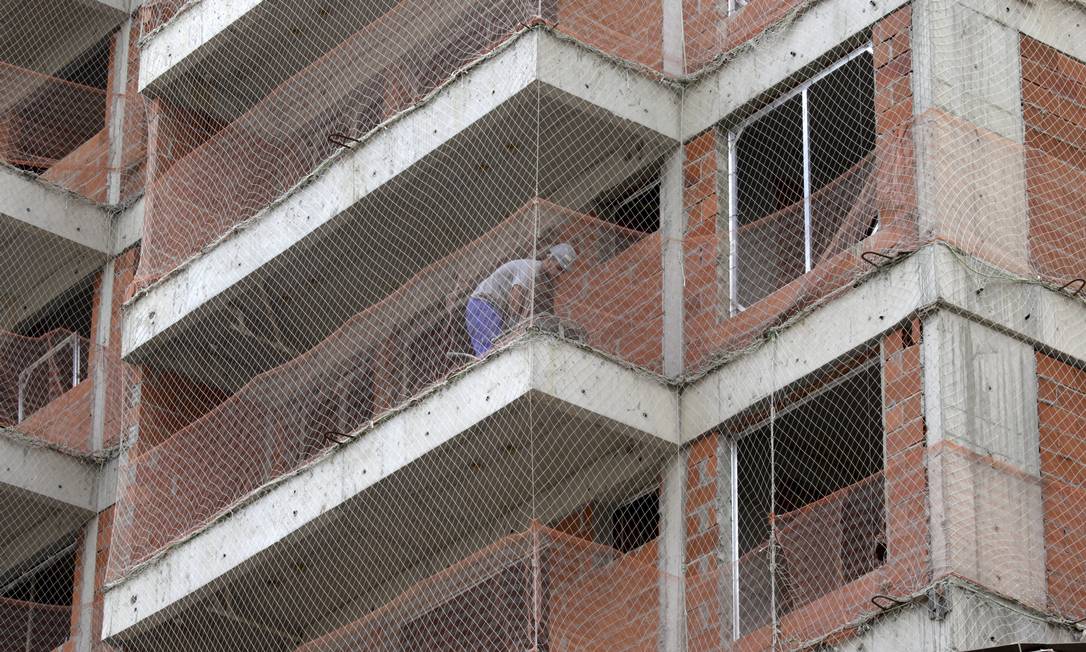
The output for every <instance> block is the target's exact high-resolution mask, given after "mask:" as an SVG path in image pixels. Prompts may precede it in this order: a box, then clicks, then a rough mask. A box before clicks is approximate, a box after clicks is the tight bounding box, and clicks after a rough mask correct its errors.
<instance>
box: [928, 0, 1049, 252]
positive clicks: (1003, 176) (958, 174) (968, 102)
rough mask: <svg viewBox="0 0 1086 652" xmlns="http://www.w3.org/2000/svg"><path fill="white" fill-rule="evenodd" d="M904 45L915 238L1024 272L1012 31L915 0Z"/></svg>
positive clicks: (944, 1) (960, 9)
mask: <svg viewBox="0 0 1086 652" xmlns="http://www.w3.org/2000/svg"><path fill="white" fill-rule="evenodd" d="M912 49H913V97H914V113H915V119H916V123H915V127H914V138H915V140H916V156H917V160H916V171H917V194H918V202H919V211H920V215H919V219H920V234H921V237H922V238H925V239H932V238H939V239H943V240H946V241H949V242H951V243H953V244H954V245H956V246H957V247H959V248H961V249H964V250H966V251H968V252H969V253H972V254H975V255H977V256H979V257H981V258H983V259H985V260H988V261H990V262H992V263H993V264H996V265H998V266H1000V267H1003V268H1005V269H1007V270H1009V271H1012V272H1015V273H1027V272H1028V270H1029V264H1028V243H1027V236H1028V231H1029V228H1028V227H1029V224H1028V219H1027V204H1026V178H1025V163H1024V155H1023V146H1022V143H1023V138H1024V131H1025V127H1024V122H1023V118H1022V88H1021V85H1022V82H1021V79H1022V74H1021V62H1020V58H1019V34H1018V32H1017V30H1015V29H1012V28H1009V27H1007V26H1006V25H1003V24H1000V23H998V22H996V21H994V20H992V19H991V18H988V17H987V16H984V15H982V14H980V13H977V12H976V11H975V10H973V9H970V8H969V7H967V6H965V4H964V3H962V2H959V0H917V1H916V2H914V3H913V31H912Z"/></svg>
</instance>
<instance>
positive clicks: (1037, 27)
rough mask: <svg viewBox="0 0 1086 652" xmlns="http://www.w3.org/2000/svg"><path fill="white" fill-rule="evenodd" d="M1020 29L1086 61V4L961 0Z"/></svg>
mask: <svg viewBox="0 0 1086 652" xmlns="http://www.w3.org/2000/svg"><path fill="white" fill-rule="evenodd" d="M959 2H961V4H962V5H964V6H966V7H969V8H970V9H972V10H973V11H975V12H977V13H979V14H983V15H984V16H987V17H988V18H990V19H991V20H993V21H995V22H997V23H1001V24H1003V25H1006V26H1007V27H1009V28H1011V29H1012V30H1014V31H1016V32H1021V33H1023V34H1025V35H1026V36H1029V37H1030V38H1034V39H1037V40H1038V41H1040V42H1042V43H1044V44H1045V45H1049V46H1051V47H1054V48H1056V49H1057V50H1060V51H1061V52H1064V53H1066V54H1069V55H1071V56H1072V57H1074V58H1076V59H1078V60H1079V61H1086V39H1083V38H1082V30H1083V29H1086V5H1084V4H1083V3H1081V2H1077V1H1076V0H1002V2H991V0H959Z"/></svg>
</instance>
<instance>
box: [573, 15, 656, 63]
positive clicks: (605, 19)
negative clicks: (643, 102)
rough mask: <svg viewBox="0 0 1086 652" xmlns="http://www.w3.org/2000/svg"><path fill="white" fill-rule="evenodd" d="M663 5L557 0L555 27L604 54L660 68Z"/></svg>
mask: <svg viewBox="0 0 1086 652" xmlns="http://www.w3.org/2000/svg"><path fill="white" fill-rule="evenodd" d="M663 20H664V18H663V9H662V5H661V4H660V3H659V2H644V1H642V0H611V1H608V2H600V1H599V0H560V1H559V3H558V29H559V30H560V31H562V32H564V33H566V34H568V35H570V36H572V37H574V38H576V39H577V40H579V41H581V42H583V43H587V44H588V45H591V46H593V47H596V48H599V49H600V50H603V51H604V52H606V53H607V54H610V55H613V56H616V57H621V58H623V59H626V60H627V61H633V62H636V63H640V64H643V65H646V66H649V67H651V68H654V69H656V70H662V69H663Z"/></svg>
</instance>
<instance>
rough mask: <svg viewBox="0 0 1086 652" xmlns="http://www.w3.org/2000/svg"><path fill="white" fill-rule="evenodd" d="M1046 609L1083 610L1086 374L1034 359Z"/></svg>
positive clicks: (1048, 360) (1063, 364)
mask: <svg viewBox="0 0 1086 652" xmlns="http://www.w3.org/2000/svg"><path fill="white" fill-rule="evenodd" d="M1037 390H1038V406H1037V412H1038V417H1039V425H1040V441H1041V477H1042V487H1043V497H1044V513H1045V562H1046V575H1047V581H1048V599H1049V608H1050V609H1051V610H1052V611H1054V612H1055V613H1057V614H1061V615H1063V616H1065V617H1068V618H1072V619H1077V618H1081V616H1079V615H1077V614H1080V613H1082V612H1083V611H1084V610H1086V596H1084V594H1083V592H1082V587H1083V585H1084V584H1086V534H1084V533H1086V370H1084V369H1082V368H1081V367H1078V366H1074V365H1072V364H1069V363H1068V362H1063V361H1060V360H1059V359H1057V358H1055V357H1053V356H1050V355H1047V354H1045V353H1040V352H1039V353H1037Z"/></svg>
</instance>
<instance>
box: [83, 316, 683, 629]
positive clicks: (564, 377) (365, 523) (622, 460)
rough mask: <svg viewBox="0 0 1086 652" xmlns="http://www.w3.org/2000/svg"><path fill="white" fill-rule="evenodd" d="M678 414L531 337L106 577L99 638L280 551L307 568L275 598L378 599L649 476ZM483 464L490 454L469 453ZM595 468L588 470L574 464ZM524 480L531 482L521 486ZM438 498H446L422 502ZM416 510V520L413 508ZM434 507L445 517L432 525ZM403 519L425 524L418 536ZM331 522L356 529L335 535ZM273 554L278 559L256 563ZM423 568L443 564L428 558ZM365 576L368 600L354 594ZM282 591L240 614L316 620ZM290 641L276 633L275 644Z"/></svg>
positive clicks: (200, 595) (167, 610) (649, 387)
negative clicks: (317, 591)
mask: <svg viewBox="0 0 1086 652" xmlns="http://www.w3.org/2000/svg"><path fill="white" fill-rule="evenodd" d="M600 415H607V416H600ZM677 415H678V398H677V394H676V393H675V392H674V390H672V389H671V388H669V387H668V386H666V385H664V384H662V383H660V382H658V381H657V380H655V379H653V378H651V377H648V376H646V375H644V374H642V373H640V372H637V371H634V370H631V369H628V368H625V367H623V366H620V365H618V364H616V363H613V362H611V361H609V360H606V359H604V358H602V357H600V356H598V355H596V354H594V353H591V352H588V351H584V350H581V349H578V348H576V347H574V346H572V345H570V344H566V343H563V342H560V341H557V340H553V339H551V338H548V337H539V338H530V339H528V340H525V341H523V342H521V343H519V344H517V345H514V346H513V347H512V348H510V349H508V350H505V351H503V352H500V353H498V354H495V355H492V356H491V357H489V358H488V359H486V360H485V361H484V362H483V363H481V364H479V365H478V366H474V367H472V368H470V370H469V371H467V372H466V373H463V374H462V375H460V376H458V377H456V378H454V379H453V380H451V381H450V382H448V383H447V384H446V385H445V386H443V387H441V388H439V389H437V390H436V391H434V392H433V393H431V394H429V395H426V396H425V397H423V398H422V399H420V400H418V401H416V402H415V403H413V404H412V405H410V406H408V407H407V408H405V409H403V410H401V411H399V412H397V413H395V414H394V415H392V416H390V417H389V418H386V419H384V420H382V421H380V422H378V424H377V425H375V426H374V427H373V428H372V429H371V430H368V431H364V432H363V433H361V434H360V436H359V437H358V438H357V439H356V440H354V441H352V442H350V443H348V444H345V445H343V446H341V447H339V448H337V449H334V450H333V451H332V452H331V453H330V454H328V455H327V456H325V457H323V458H322V459H320V460H319V461H317V462H315V463H313V464H312V465H310V466H309V467H307V468H305V469H304V470H302V471H301V472H299V473H298V474H296V475H294V476H291V477H288V478H286V479H284V480H283V481H281V482H279V483H278V484H276V485H274V486H272V487H271V488H270V489H268V490H267V491H265V492H264V493H262V494H261V495H260V496H259V497H258V498H255V499H254V500H253V501H252V502H250V503H248V504H245V505H243V506H241V507H238V508H237V509H235V510H234V511H233V512H232V513H230V514H229V515H227V516H225V517H223V518H221V519H220V520H218V521H216V522H215V523H213V524H211V525H210V526H209V527H207V529H205V530H203V531H202V532H200V533H199V534H197V535H195V536H193V537H192V538H190V539H188V540H186V541H184V542H182V543H180V544H178V545H176V546H175V547H173V548H171V549H169V550H167V551H166V552H165V554H163V555H162V556H161V557H159V558H158V559H155V560H153V561H151V562H149V564H148V565H147V566H145V567H143V568H141V569H138V570H137V571H135V572H134V574H132V575H130V576H129V577H127V578H126V579H123V580H122V581H121V582H120V583H118V584H116V585H114V586H112V587H111V588H109V590H108V591H107V593H106V598H105V626H104V627H105V629H104V636H106V637H107V638H112V639H113V640H115V641H120V640H124V641H126V642H129V643H131V644H132V645H133V646H134V649H139V640H140V639H141V638H145V637H151V638H152V639H153V638H154V637H155V636H156V634H155V633H154V632H155V628H156V627H158V626H159V625H160V624H161V623H162V622H163V621H164V620H166V619H167V618H169V619H174V618H185V617H187V616H184V613H186V611H185V610H186V609H190V608H192V607H193V605H196V604H197V603H201V604H205V605H206V604H208V603H209V601H210V602H211V603H215V602H216V600H218V599H219V598H221V597H222V596H221V595H220V593H219V592H220V589H222V588H223V586H224V585H231V584H232V583H238V584H237V585H238V586H241V587H244V586H248V585H249V583H251V582H257V583H258V584H260V583H262V582H265V581H266V579H267V576H266V573H267V572H275V573H276V574H277V577H278V576H279V575H281V574H282V571H283V564H282V560H283V559H284V558H293V556H294V555H299V554H301V555H304V557H305V559H306V562H305V564H304V565H305V567H306V573H305V577H298V578H294V579H284V578H282V577H279V579H277V580H276V586H277V587H280V588H282V592H284V593H283V595H289V594H290V590H293V589H290V588H289V587H290V583H291V582H294V581H298V582H305V583H306V586H307V587H308V588H307V589H306V590H307V591H309V592H310V593H312V591H313V590H314V588H315V587H319V586H325V587H328V590H329V591H332V592H335V591H340V592H341V593H342V595H340V594H337V595H336V596H334V598H333V596H331V595H329V596H322V598H323V597H327V598H328V600H330V601H332V602H331V603H334V604H345V603H346V604H356V605H361V606H359V607H358V608H359V609H363V607H364V605H365V604H367V600H368V601H369V602H370V603H372V601H373V600H377V602H378V604H379V603H380V600H382V599H387V598H388V597H390V596H391V595H395V594H396V593H398V592H399V591H400V590H402V589H403V587H404V586H405V585H406V584H407V583H410V582H411V581H413V579H412V578H414V580H417V579H419V578H420V577H424V576H427V575H429V574H432V573H433V572H436V570H439V569H440V568H441V564H442V563H452V562H453V561H456V560H458V559H460V558H462V557H463V556H464V555H466V554H468V553H470V551H471V550H472V549H473V548H472V546H474V545H475V544H476V543H479V544H480V545H485V542H486V541H487V540H488V539H487V538H488V537H489V536H491V535H492V534H494V533H495V532H501V533H503V534H504V533H506V532H508V531H510V530H515V529H516V528H518V527H523V526H525V525H526V524H527V523H528V521H529V520H530V519H531V518H538V519H539V520H542V521H543V522H547V521H548V519H555V518H560V517H561V516H563V515H565V514H568V513H569V512H570V511H572V510H574V509H576V508H577V507H578V505H583V504H584V503H585V501H587V500H591V499H593V498H600V497H602V496H606V495H607V494H608V493H609V492H613V491H618V490H620V489H622V488H624V487H627V486H628V485H630V483H634V484H638V483H641V484H648V485H649V486H652V485H653V484H654V483H655V482H656V481H657V477H658V475H657V474H658V472H659V468H660V467H661V465H662V464H663V461H664V460H666V459H668V458H669V457H673V456H674V455H676V454H677V451H678V425H677V423H676V419H677ZM492 448H494V449H496V450H491V449H492ZM503 451H504V453H503ZM479 459H486V460H488V462H487V464H486V465H482V464H481V463H477V462H476V461H474V460H479ZM593 465H596V466H593ZM590 467H591V468H596V470H597V472H593V473H587V474H585V473H582V471H587V469H588V468H590ZM597 467H598V468H597ZM533 477H535V478H538V481H536V482H530V480H531V479H532V478H533ZM401 484H402V485H403V486H400V485H401ZM390 487H391V488H390ZM530 487H532V489H531V490H529V488H530ZM459 491H463V492H466V493H465V495H471V496H473V498H472V499H471V500H470V501H468V502H470V504H466V503H465V502H464V501H460V500H456V499H455V496H456V495H460V494H459V493H458V492H459ZM405 492H406V493H405ZM635 495H636V494H635ZM407 496H410V498H409V499H407ZM532 496H534V499H532ZM121 500H122V501H123V496H122V499H121ZM405 500H406V501H407V502H404V501H405ZM435 500H436V501H439V503H440V504H439V505H435V506H432V507H426V506H427V505H429V504H430V502H431V501H435ZM382 501H392V502H391V503H389V504H385V503H383V502H382ZM379 505H384V507H383V508H382V507H376V506H379ZM418 510H422V511H421V512H420V514H419V518H418V519H415V518H412V517H411V514H414V513H415V511H418ZM431 510H432V511H431ZM423 514H430V516H428V517H425V518H424V517H423V516H422V515H423ZM438 515H440V520H441V522H442V523H443V525H442V523H434V528H433V529H432V530H431V529H427V523H429V520H430V519H437V518H439V516H438ZM389 519H392V520H389ZM413 527H420V528H422V531H420V532H415V533H412V532H411V531H409V529H410V528H413ZM325 528H332V529H336V528H347V530H349V531H350V534H347V533H344V532H341V533H339V534H337V535H335V536H332V535H331V534H329V532H327V531H325ZM359 528H361V529H359ZM405 528H406V529H405ZM314 532H321V534H318V535H314V534H313V533H314ZM366 532H369V533H371V534H366ZM372 533H380V538H381V539H382V540H385V541H387V538H388V537H408V538H415V539H419V538H420V537H421V539H422V540H425V541H426V542H427V543H426V546H427V547H428V548H434V549H435V550H444V551H445V552H444V553H443V554H440V555H437V556H435V557H434V558H433V559H432V560H425V559H416V560H411V559H408V558H407V557H410V556H412V555H414V556H417V554H418V551H417V550H414V549H412V548H411V547H410V546H408V547H400V548H397V547H392V548H389V547H388V546H387V545H386V544H382V543H381V542H380V541H377V540H374V541H369V539H368V537H370V536H371V535H372ZM435 537H437V538H442V541H441V542H438V541H436V540H431V538H435ZM446 539H447V540H446ZM322 541H323V542H325V543H327V542H334V541H352V545H351V546H350V547H349V548H350V550H349V551H345V550H344V549H343V548H342V547H338V548H337V549H336V550H335V551H332V552H330V553H329V556H328V559H327V562H324V561H318V560H324V559H326V556H325V555H322V554H316V553H314V552H313V551H312V550H310V549H308V548H307V546H309V547H311V546H315V545H324V544H321V543H320V542H322ZM371 548H372V550H371ZM367 551H371V552H372V555H376V557H373V556H370V557H367V556H366V554H367ZM398 555H405V556H406V557H405V558H404V559H402V560H401V559H398ZM273 557H274V558H275V559H276V560H277V561H276V562H275V563H273V564H270V565H268V564H265V562H266V561H268V560H269V559H270V558H273ZM374 559H380V560H381V563H380V564H375V563H373V560H374ZM423 562H425V563H423ZM420 563H423V566H420V567H418V568H415V566H417V565H418V564H420ZM430 563H433V564H438V567H437V568H436V569H435V568H429V567H426V564H430ZM276 568H278V569H279V570H278V571H274V569H276ZM345 568H348V569H354V570H353V571H352V572H357V573H359V574H360V577H358V578H356V579H354V580H352V582H350V583H349V584H350V585H351V586H349V587H347V588H344V587H343V584H344V583H343V582H314V580H313V577H314V575H319V574H320V573H323V572H328V573H337V574H339V575H336V576H337V577H338V576H341V575H342V574H344V573H346V572H347V571H345V570H344V569H345ZM413 568H415V570H412V569H413ZM259 569H262V570H259ZM321 569H323V570H321ZM393 570H395V572H393ZM337 586H338V587H339V588H336V587H337ZM359 587H369V589H370V590H372V591H375V592H376V594H375V595H377V597H375V596H374V595H370V596H369V597H368V598H365V596H363V595H361V594H358V595H356V594H352V593H351V590H353V591H355V593H358V591H360V590H361V589H360V588H359ZM322 590H323V589H322ZM344 591H345V592H344ZM257 593H259V594H261V595H265V596H266V600H265V599H264V598H261V599H259V600H258V599H257V598H256V597H254V596H255V595H256V594H257ZM279 593H280V590H279V589H278V588H277V589H275V590H274V591H272V590H268V589H267V588H266V587H265V588H262V589H261V590H260V591H249V590H244V591H242V592H241V593H239V595H244V596H245V599H246V600H247V601H248V602H247V605H248V606H247V607H246V609H247V610H248V611H249V612H251V613H249V615H248V616H246V618H247V619H251V620H255V621H259V622H279V623H283V622H285V621H290V622H293V621H294V620H297V621H298V622H297V624H298V626H299V627H301V626H302V625H303V624H304V623H310V624H312V623H313V622H314V620H315V619H316V616H314V615H312V614H305V613H299V612H298V610H297V605H296V604H295V605H294V606H293V607H290V606H289V605H290V601H289V600H287V601H285V602H282V604H279V603H278V602H277V600H278V598H276V596H277V595H279ZM212 595H217V596H218V597H216V598H215V599H211V598H210V597H209V596H212ZM367 595H368V594H367ZM363 598H365V599H363ZM317 599H318V598H317V597H314V600H317ZM258 603H259V604H258ZM322 604H323V603H322ZM372 607H373V604H370V606H369V608H372ZM280 609H288V610H289V611H291V612H293V615H291V614H288V613H286V612H283V611H280ZM348 611H349V610H348ZM318 615H321V616H326V615H327V612H321V613H320V614H318ZM349 617H350V614H347V613H344V618H348V619H349ZM354 617H357V615H354ZM332 620H333V621H334V620H335V619H332ZM334 624H335V622H332V621H329V622H328V623H327V625H328V626H329V627H331V626H333V625H334ZM197 629H199V628H197ZM287 629H290V628H287ZM315 633H319V632H314V634H315ZM159 635H160V634H159ZM159 642H161V641H159ZM300 642H302V641H301V640H299V641H289V640H288V641H282V644H283V646H284V647H283V649H290V647H291V644H297V643H300ZM268 649H271V648H268Z"/></svg>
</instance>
